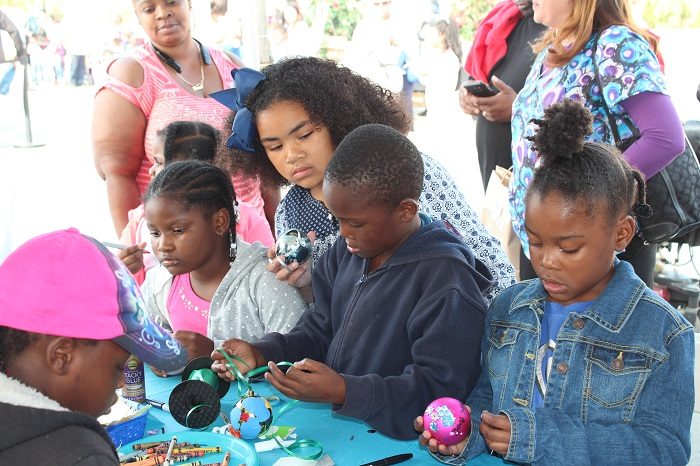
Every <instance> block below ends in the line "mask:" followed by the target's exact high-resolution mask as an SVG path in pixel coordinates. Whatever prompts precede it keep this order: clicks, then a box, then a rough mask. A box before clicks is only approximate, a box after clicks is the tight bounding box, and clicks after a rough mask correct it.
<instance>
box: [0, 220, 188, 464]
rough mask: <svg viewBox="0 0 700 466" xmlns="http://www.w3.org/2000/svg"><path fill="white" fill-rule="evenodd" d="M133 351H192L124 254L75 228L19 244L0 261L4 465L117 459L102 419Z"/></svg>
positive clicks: (175, 357) (161, 356)
mask: <svg viewBox="0 0 700 466" xmlns="http://www.w3.org/2000/svg"><path fill="white" fill-rule="evenodd" d="M76 277H79V278H76ZM129 354H135V355H136V356H137V357H138V358H139V359H142V360H143V361H145V362H146V363H148V364H150V365H152V366H154V367H157V368H159V369H162V370H168V371H172V370H176V369H178V368H181V367H182V366H184V364H185V362H186V356H187V353H186V352H185V351H184V349H183V348H182V347H181V346H180V345H179V344H178V343H177V342H176V341H173V338H172V336H171V335H169V334H168V333H167V332H166V331H165V330H163V329H162V328H161V327H159V326H157V325H156V324H154V323H153V322H152V321H151V320H150V319H149V318H148V317H146V316H145V315H144V303H143V300H142V298H141V295H140V294H139V292H138V287H137V286H136V283H135V282H134V280H133V279H132V278H131V275H130V274H129V273H128V272H127V270H126V268H125V267H124V265H123V264H122V263H121V262H120V261H119V259H118V258H116V257H115V256H114V255H112V254H111V253H110V252H109V251H108V250H107V249H106V248H105V247H104V246H103V245H102V244H100V243H99V242H97V241H96V240H94V239H93V238H90V237H88V236H84V235H81V234H80V233H79V232H78V231H77V230H74V229H70V230H63V231H56V232H53V233H48V234H45V235H42V236H39V237H36V238H34V239H31V240H29V241H28V242H26V243H25V244H23V245H22V246H20V247H19V248H18V249H17V250H16V251H15V252H13V253H12V254H11V255H10V256H9V257H8V258H7V259H6V260H5V262H4V263H3V264H2V265H0V393H2V397H1V398H0V419H2V422H0V464H28V465H33V466H48V465H55V466H68V465H71V466H73V465H77V464H86V465H87V464H99V465H118V464H119V461H118V458H117V454H116V451H115V450H114V446H113V445H112V441H111V439H110V438H109V435H108V434H107V432H106V431H105V429H104V428H103V427H102V426H101V425H100V424H99V423H98V422H97V420H96V419H95V418H96V417H97V416H100V415H102V414H105V413H108V412H109V410H110V407H111V406H112V405H113V404H114V402H115V401H116V395H115V390H116V389H117V388H119V387H120V386H122V385H123V370H124V365H125V364H126V361H127V359H128V357H129Z"/></svg>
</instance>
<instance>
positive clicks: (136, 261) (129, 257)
mask: <svg viewBox="0 0 700 466" xmlns="http://www.w3.org/2000/svg"><path fill="white" fill-rule="evenodd" d="M145 247H146V243H145V242H144V243H139V244H135V245H133V246H129V247H128V248H126V249H120V250H119V252H118V253H117V257H119V259H121V261H122V262H123V263H124V265H125V266H126V268H127V269H129V272H131V273H136V272H138V271H139V270H141V269H142V268H143V251H144V249H145Z"/></svg>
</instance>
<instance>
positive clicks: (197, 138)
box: [156, 121, 220, 164]
mask: <svg viewBox="0 0 700 466" xmlns="http://www.w3.org/2000/svg"><path fill="white" fill-rule="evenodd" d="M156 134H157V135H158V136H160V137H162V138H163V159H164V162H165V164H168V163H171V162H174V161H175V160H201V161H203V162H209V163H213V162H214V157H215V156H216V152H217V147H218V145H219V139H220V138H219V131H218V130H217V129H215V128H214V127H213V126H211V125H209V124H207V123H203V122H201V121H174V122H172V123H170V124H168V126H166V127H165V128H163V129H161V130H158V131H157V133H156Z"/></svg>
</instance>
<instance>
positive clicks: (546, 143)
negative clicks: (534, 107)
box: [526, 99, 649, 224]
mask: <svg viewBox="0 0 700 466" xmlns="http://www.w3.org/2000/svg"><path fill="white" fill-rule="evenodd" d="M532 122H533V123H535V124H536V125H538V126H539V129H538V130H537V131H536V132H535V135H534V136H532V137H530V138H528V139H530V141H532V147H533V149H534V150H535V151H536V152H537V154H538V155H539V157H540V166H539V167H538V168H537V169H536V170H535V176H534V178H533V180H532V183H531V184H530V187H529V188H528V190H527V195H526V202H527V199H529V198H530V196H532V194H533V193H537V194H540V196H542V197H545V196H546V195H547V194H548V193H550V192H557V193H558V194H560V195H562V196H564V197H565V198H567V199H569V200H571V201H582V202H585V203H587V213H588V214H589V215H591V216H592V215H593V210H594V208H595V207H597V206H599V205H601V206H603V207H604V208H605V211H606V212H607V216H608V220H609V222H610V224H613V222H614V221H615V220H616V219H617V218H618V216H619V215H620V213H622V211H624V213H626V214H629V215H632V216H641V215H642V214H645V213H646V211H647V210H648V208H649V207H648V206H647V205H646V183H645V181H644V177H643V175H642V174H641V173H640V172H639V171H638V170H637V169H635V168H632V167H631V166H630V164H629V163H627V161H626V160H625V159H624V158H623V157H622V154H621V153H620V151H619V150H618V149H617V148H616V147H615V146H612V145H609V144H602V143H598V142H591V141H586V140H585V137H586V136H588V135H590V134H591V133H592V132H593V126H592V122H593V116H592V115H591V113H590V112H589V111H588V110H587V109H586V108H585V107H583V105H581V104H580V103H579V102H577V101H574V100H571V99H565V100H564V101H562V102H560V103H557V104H554V105H552V106H550V107H549V108H547V109H546V110H545V112H544V118H542V119H533V120H532Z"/></svg>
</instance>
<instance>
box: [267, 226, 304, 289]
mask: <svg viewBox="0 0 700 466" xmlns="http://www.w3.org/2000/svg"><path fill="white" fill-rule="evenodd" d="M307 236H308V237H309V240H311V244H314V242H315V241H316V232H315V231H310V232H308V233H307ZM276 253H277V250H276V248H275V246H273V247H271V248H270V249H268V250H267V258H268V259H269V260H270V263H269V264H267V270H269V271H270V272H272V273H274V274H276V276H277V279H278V280H280V281H283V282H285V283H287V284H289V285H291V286H293V287H295V288H299V289H300V291H301V293H302V296H304V298H305V299H306V294H305V292H304V291H305V290H307V289H310V288H311V257H309V258H308V259H307V260H306V261H305V262H304V263H303V264H299V263H298V262H292V263H291V264H289V265H288V266H287V267H284V266H283V265H282V264H280V262H279V261H278V260H277V256H276ZM307 302H310V301H309V300H307Z"/></svg>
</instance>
